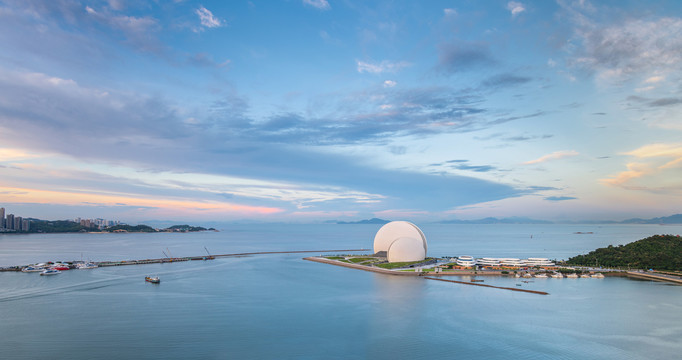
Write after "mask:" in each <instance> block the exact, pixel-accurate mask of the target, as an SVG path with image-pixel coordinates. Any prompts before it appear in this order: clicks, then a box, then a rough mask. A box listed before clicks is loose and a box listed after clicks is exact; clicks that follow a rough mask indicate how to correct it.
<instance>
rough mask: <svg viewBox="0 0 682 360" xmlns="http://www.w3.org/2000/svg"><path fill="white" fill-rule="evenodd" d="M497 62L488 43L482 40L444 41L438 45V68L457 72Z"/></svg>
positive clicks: (448, 71) (447, 71) (443, 70)
mask: <svg viewBox="0 0 682 360" xmlns="http://www.w3.org/2000/svg"><path fill="white" fill-rule="evenodd" d="M494 64H496V61H495V59H494V58H493V55H492V53H491V51H490V48H489V46H488V44H486V43H482V42H458V43H443V44H440V45H439V46H438V65H437V67H436V68H437V69H438V70H440V71H442V72H446V73H456V72H460V71H465V70H471V69H475V68H478V67H486V66H491V65H494Z"/></svg>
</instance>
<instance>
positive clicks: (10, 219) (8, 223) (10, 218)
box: [5, 214, 14, 230]
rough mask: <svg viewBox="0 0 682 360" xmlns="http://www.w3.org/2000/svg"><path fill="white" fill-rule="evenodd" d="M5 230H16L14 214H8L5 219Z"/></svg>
mask: <svg viewBox="0 0 682 360" xmlns="http://www.w3.org/2000/svg"><path fill="white" fill-rule="evenodd" d="M5 228H6V229H10V230H13V229H14V214H7V218H6V219H5Z"/></svg>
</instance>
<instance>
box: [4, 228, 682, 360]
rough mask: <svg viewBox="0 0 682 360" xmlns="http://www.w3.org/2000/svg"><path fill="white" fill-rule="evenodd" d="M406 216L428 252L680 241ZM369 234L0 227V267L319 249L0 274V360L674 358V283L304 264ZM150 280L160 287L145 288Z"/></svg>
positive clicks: (511, 252)
mask: <svg viewBox="0 0 682 360" xmlns="http://www.w3.org/2000/svg"><path fill="white" fill-rule="evenodd" d="M418 225H419V226H420V228H421V229H422V230H423V232H424V234H425V235H426V238H427V241H428V255H429V256H434V257H442V256H445V257H450V256H459V255H471V256H475V257H516V258H527V257H546V258H550V259H567V258H569V257H571V256H575V255H578V254H584V253H587V252H589V251H591V250H593V249H595V248H599V247H605V246H608V245H620V244H627V243H629V242H632V241H636V240H639V239H642V238H645V237H648V236H651V235H655V234H682V226H680V225H667V226H662V225H620V224H619V225H615V224H614V225H557V224H551V225H550V224H548V225H525V224H524V225H522V224H500V225H468V224H418ZM379 228H380V225H369V224H363V225H359V224H356V225H337V224H315V225H299V224H267V225H265V224H258V225H254V224H248V225H225V226H224V227H223V228H221V229H220V231H219V232H197V233H153V234H133V233H131V234H30V235H7V234H5V235H0V267H1V266H12V265H23V264H31V263H37V262H46V261H73V260H81V259H82V260H84V261H87V260H92V261H105V260H131V259H146V258H162V257H165V256H166V255H169V256H171V257H184V256H201V255H205V254H206V252H207V251H208V252H210V253H211V254H234V253H249V252H264V251H298V250H313V251H319V253H317V252H315V253H310V254H263V255H251V256H235V257H224V258H217V259H215V260H207V261H187V262H175V263H164V264H148V265H132V266H117V267H105V268H97V269H91V270H69V271H63V272H62V274H59V275H55V276H39V275H38V274H37V273H16V272H0V358H2V359H38V358H53V359H54V358H64V359H114V358H115V359H451V358H458V359H471V358H475V359H673V358H679V356H680V354H681V353H682V341H680V339H682V286H676V285H672V284H668V283H663V282H653V281H643V280H634V279H630V278H624V277H607V278H604V279H567V278H566V279H553V278H549V279H533V280H532V282H528V283H521V282H520V281H519V279H514V278H511V277H485V278H484V280H485V282H484V284H489V285H496V286H502V287H512V288H514V287H518V288H522V289H529V290H539V291H545V292H548V293H549V295H546V296H543V295H537V294H532V293H523V292H515V291H508V290H502V289H496V288H487V287H478V286H470V285H461V284H454V283H448V282H441V281H430V280H426V279H423V278H420V277H398V276H389V275H383V274H377V273H372V272H366V271H359V270H355V269H349V268H344V267H338V266H333V265H328V264H321V263H316V262H310V261H305V260H303V259H302V258H303V257H305V256H309V255H320V254H332V253H331V252H329V251H330V250H337V249H338V250H345V249H363V248H364V249H371V248H372V242H373V238H374V235H375V234H376V232H377V230H378V229H379ZM370 252H371V251H367V253H370ZM360 253H362V252H360ZM595 265H597V264H595ZM147 275H152V276H159V277H160V278H161V283H160V284H158V285H157V284H151V283H146V282H145V281H144V277H145V276H147ZM453 279H454V280H459V279H458V278H453ZM517 284H521V286H517Z"/></svg>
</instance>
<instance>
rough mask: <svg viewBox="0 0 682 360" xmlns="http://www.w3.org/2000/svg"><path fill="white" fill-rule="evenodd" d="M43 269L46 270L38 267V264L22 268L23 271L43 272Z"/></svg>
mask: <svg viewBox="0 0 682 360" xmlns="http://www.w3.org/2000/svg"><path fill="white" fill-rule="evenodd" d="M43 270H45V269H43V268H40V267H37V266H32V265H29V266H27V267H25V268H23V269H21V272H41V271H43Z"/></svg>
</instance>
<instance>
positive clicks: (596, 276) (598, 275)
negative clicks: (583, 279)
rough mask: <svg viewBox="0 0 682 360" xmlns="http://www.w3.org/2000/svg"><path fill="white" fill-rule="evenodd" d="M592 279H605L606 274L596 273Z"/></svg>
mask: <svg viewBox="0 0 682 360" xmlns="http://www.w3.org/2000/svg"><path fill="white" fill-rule="evenodd" d="M592 277H593V278H599V279H601V278H603V277H604V274H602V273H596V274H592Z"/></svg>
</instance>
